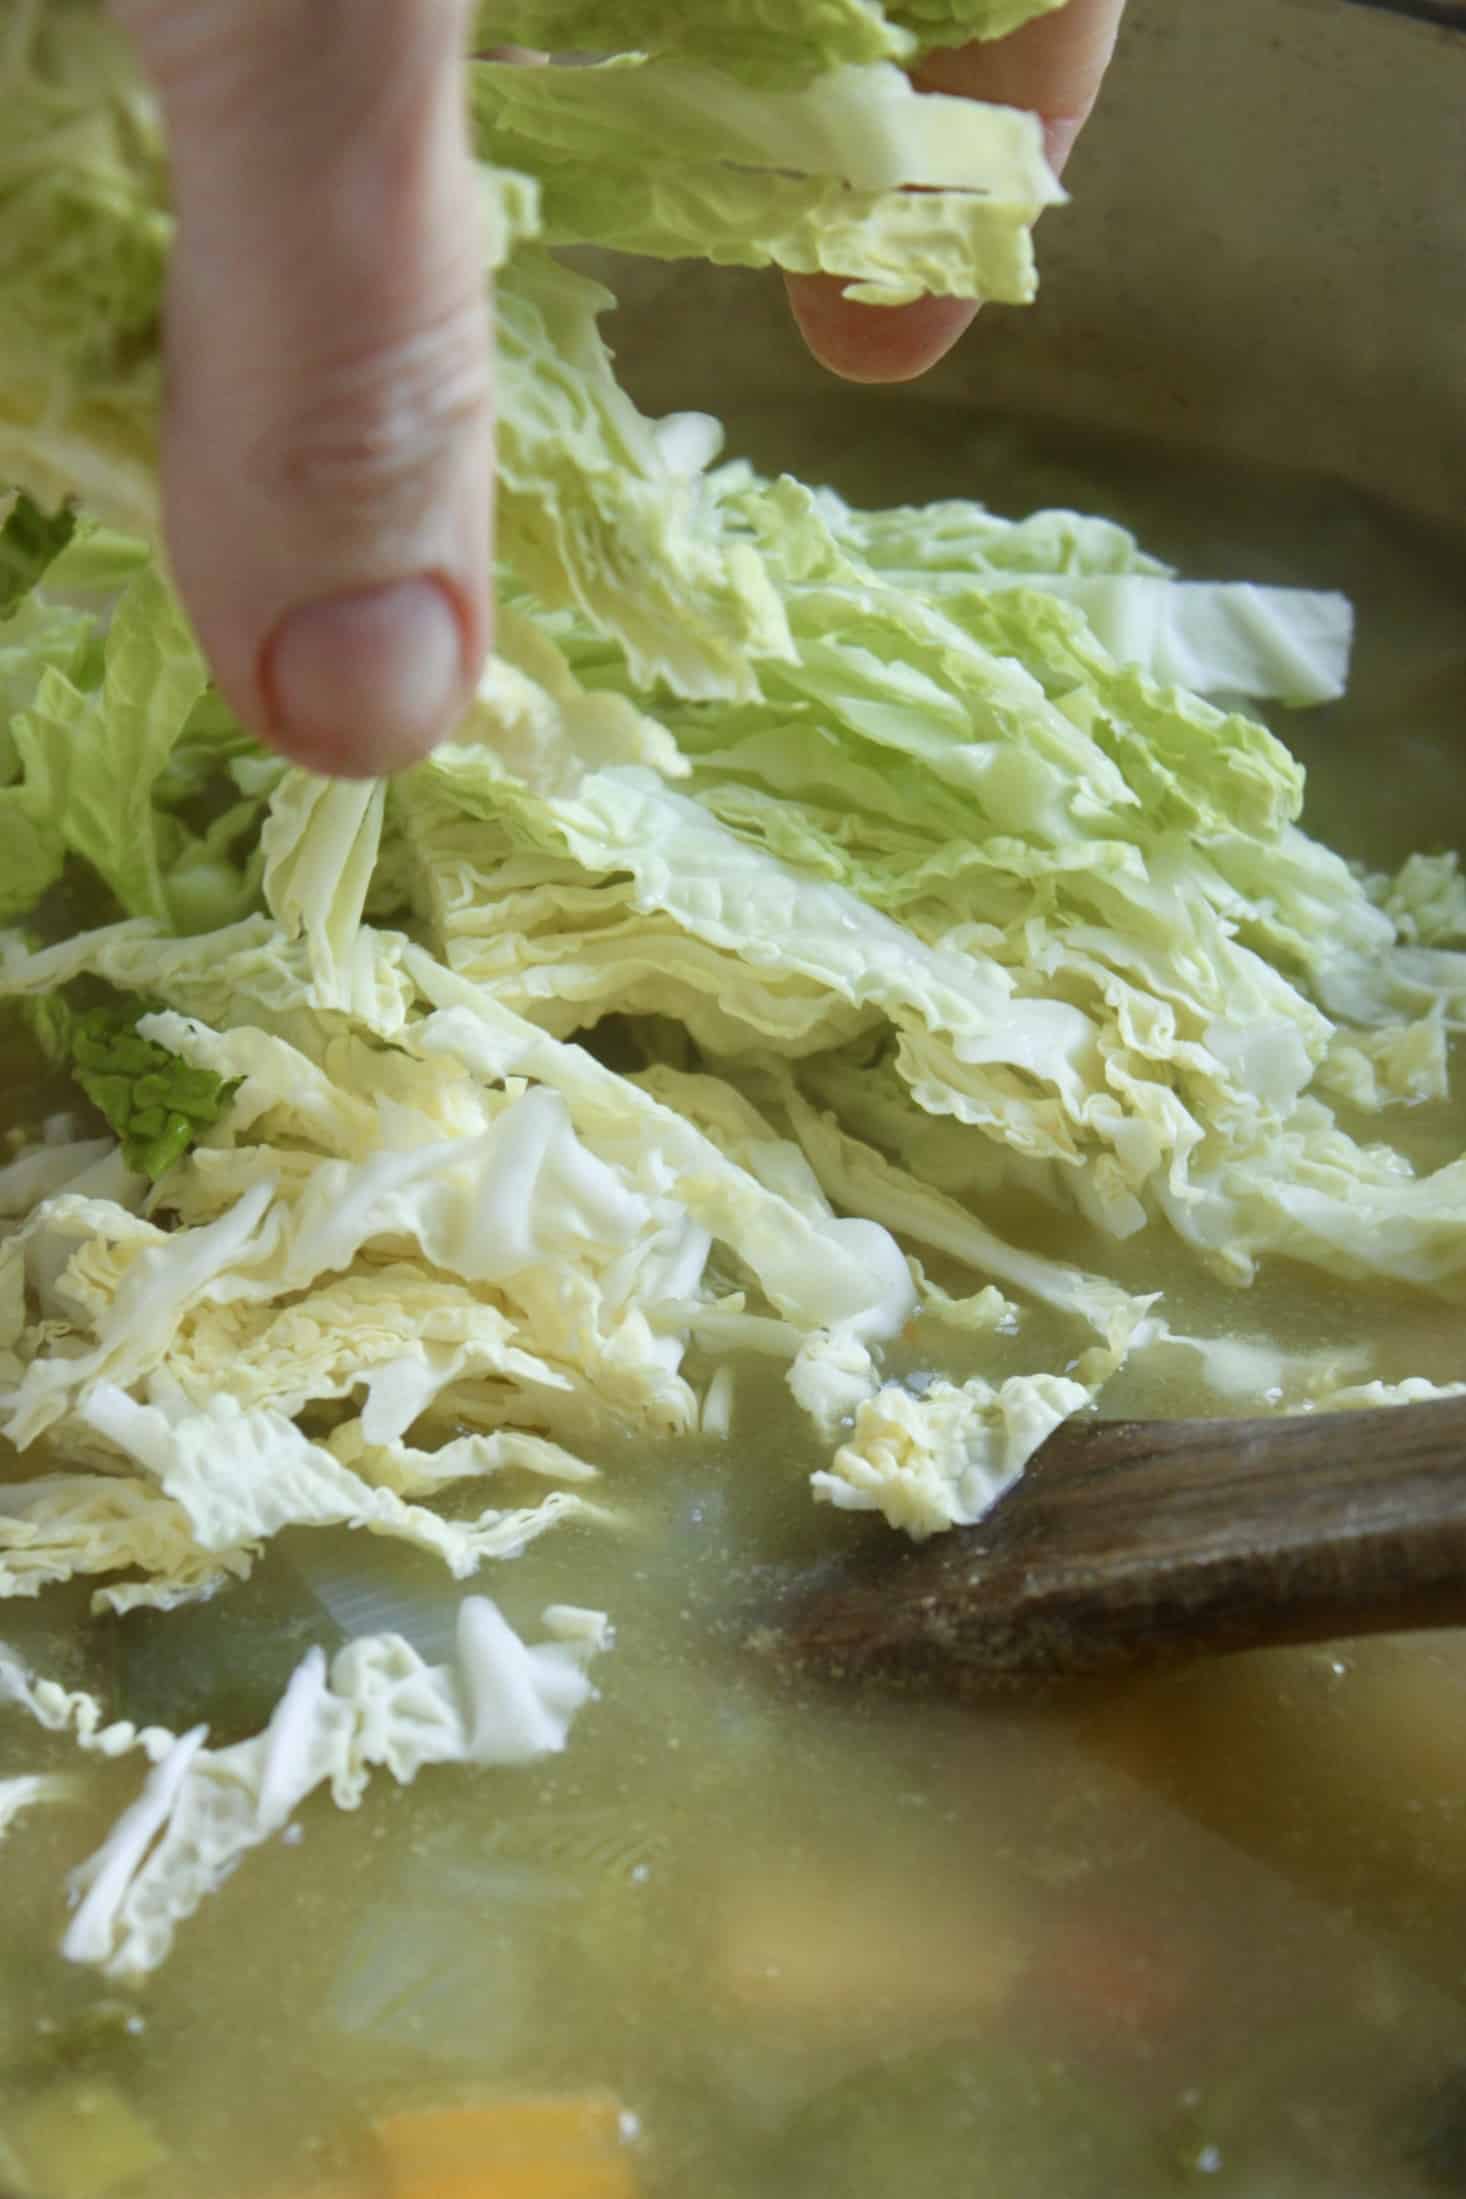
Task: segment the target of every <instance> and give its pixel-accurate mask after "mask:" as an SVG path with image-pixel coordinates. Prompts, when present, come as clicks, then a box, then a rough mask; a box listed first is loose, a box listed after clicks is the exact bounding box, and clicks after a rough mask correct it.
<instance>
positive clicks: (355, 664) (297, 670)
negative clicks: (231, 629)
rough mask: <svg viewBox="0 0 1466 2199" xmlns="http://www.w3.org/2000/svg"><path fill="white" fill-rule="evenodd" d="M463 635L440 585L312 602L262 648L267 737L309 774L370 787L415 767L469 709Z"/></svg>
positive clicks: (413, 583) (419, 583) (402, 584)
mask: <svg viewBox="0 0 1466 2199" xmlns="http://www.w3.org/2000/svg"><path fill="white" fill-rule="evenodd" d="M464 660H465V650H464V636H463V628H462V625H461V623H460V620H459V616H458V613H457V610H456V609H455V607H454V604H453V602H452V600H451V598H450V596H449V594H448V591H447V590H446V588H444V587H443V586H442V584H441V583H440V582H438V581H436V580H428V579H421V580H399V581H393V582H390V583H389V584H387V585H386V586H384V587H380V588H367V589H363V590H362V591H361V593H360V594H357V595H344V596H332V597H329V598H327V599H326V600H325V601H323V602H320V603H308V604H305V605H303V606H302V608H301V609H299V610H296V611H291V612H288V613H287V614H286V616H285V617H284V618H283V619H282V620H281V621H280V624H279V625H278V626H277V627H276V629H275V631H274V633H273V635H272V636H271V637H270V639H269V641H268V642H267V643H266V645H265V650H264V655H263V658H262V662H261V684H262V686H263V688H264V692H265V698H266V703H267V706H268V708H269V711H270V718H271V732H272V734H273V737H274V738H275V740H276V741H277V742H278V743H279V745H280V747H281V748H283V749H285V750H286V752H287V753H288V754H289V755H291V756H292V757H294V759H295V760H296V761H297V762H298V763H303V764H306V765H308V766H309V767H310V768H311V769H312V770H315V771H322V772H330V773H333V774H336V775H339V776H343V777H355V778H369V777H372V776H374V775H376V774H378V773H384V772H389V771H398V770H401V769H402V768H403V766H404V765H406V764H410V763H416V762H417V761H418V759H419V758H420V757H422V756H425V755H426V754H427V752H428V750H429V749H430V748H431V747H432V746H433V744H434V743H435V742H436V741H439V740H441V739H443V737H444V736H445V735H446V734H448V733H450V732H451V731H452V730H453V723H454V719H455V717H456V715H457V713H458V712H459V710H460V709H461V708H463V707H464V705H465V704H466V701H467V689H468V678H469V674H468V667H467V665H466V663H465V661H464Z"/></svg>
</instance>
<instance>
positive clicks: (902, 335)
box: [789, 0, 1125, 382]
mask: <svg viewBox="0 0 1466 2199" xmlns="http://www.w3.org/2000/svg"><path fill="white" fill-rule="evenodd" d="M1124 7H1125V0H1068V4H1067V6H1065V7H1062V8H1060V9H1059V10H1058V11H1057V13H1055V14H1052V15H1042V16H1039V17H1037V18H1036V19H1035V20H1034V21H1033V22H1031V23H1027V24H1025V25H1024V27H1023V29H1022V30H1020V31H1015V32H1014V33H1013V35H1012V37H1011V38H1002V39H997V40H994V41H992V42H990V43H987V44H979V45H972V46H962V47H960V48H957V49H955V50H954V51H951V52H945V53H934V54H929V55H928V57H927V59H926V60H925V61H924V62H923V63H922V65H921V67H920V68H919V69H917V70H916V71H915V72H914V74H915V80H916V82H917V84H918V85H919V86H920V88H921V89H922V91H924V92H951V93H955V94H956V95H957V96H958V97H960V98H965V99H987V100H993V101H995V102H997V104H998V105H1000V106H1005V107H1026V108H1028V109H1030V110H1031V111H1032V112H1033V113H1035V114H1037V115H1038V117H1039V118H1040V120H1041V121H1042V123H1043V126H1044V143H1045V147H1046V149H1047V152H1048V156H1049V163H1050V165H1051V167H1052V168H1053V170H1054V172H1055V174H1060V173H1062V171H1063V167H1064V163H1065V161H1066V160H1067V159H1068V157H1069V154H1070V152H1071V150H1072V149H1073V145H1074V140H1075V139H1076V138H1077V137H1078V135H1079V133H1080V131H1081V130H1082V129H1083V127H1084V125H1085V123H1086V122H1087V121H1088V119H1089V112H1090V109H1091V108H1092V107H1093V105H1094V103H1095V99H1096V98H1097V96H1098V94H1099V88H1100V84H1101V81H1102V80H1103V77H1104V73H1105V70H1106V68H1107V67H1108V66H1109V61H1110V56H1111V54H1112V53H1113V52H1114V49H1115V39H1116V37H1117V35H1118V32H1119V28H1120V17H1121V15H1122V14H1123V13H1124ZM789 298H790V303H791V304H792V306H793V308H794V317H795V319H796V321H797V322H798V323H799V326H800V329H801V331H802V332H803V335H804V340H805V342H806V343H807V344H808V345H809V348H810V350H811V351H812V352H813V353H814V355H815V357H816V358H817V359H818V360H819V361H820V363H821V364H822V365H823V366H827V367H829V368H830V369H831V370H832V371H833V372H834V373H836V374H839V375H842V376H843V377H844V378H845V380H846V381H851V382H909V381H912V380H914V379H915V378H916V376H917V375H919V374H925V373H926V371H927V369H928V368H929V367H933V366H935V365H936V363H937V361H938V360H939V359H940V358H942V357H944V356H945V354H946V353H947V352H949V351H950V350H951V348H952V346H953V345H954V344H955V343H956V342H957V339H958V338H959V337H960V336H961V335H962V334H963V332H964V331H965V330H966V329H967V328H968V327H970V325H971V323H972V320H973V316H974V315H975V314H976V312H977V310H978V308H977V307H976V306H975V305H971V304H969V303H968V302H967V301H966V300H965V299H962V298H923V299H921V300H919V302H918V303H917V304H915V305H908V306H879V305H855V304H852V303H851V301H850V300H849V299H847V298H846V297H845V296H844V295H843V286H842V285H841V283H840V282H839V280H838V278H836V277H835V276H831V275H794V276H790V277H789Z"/></svg>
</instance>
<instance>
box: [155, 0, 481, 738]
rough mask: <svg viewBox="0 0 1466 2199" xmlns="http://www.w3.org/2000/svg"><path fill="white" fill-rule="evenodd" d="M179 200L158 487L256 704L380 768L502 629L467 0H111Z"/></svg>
mask: <svg viewBox="0 0 1466 2199" xmlns="http://www.w3.org/2000/svg"><path fill="white" fill-rule="evenodd" d="M111 4H112V7H113V12H114V13H115V15H116V17H117V19H118V21H119V22H120V23H121V25H122V26H123V28H124V29H125V30H126V31H127V32H129V34H130V35H131V36H132V37H133V38H134V39H135V41H136V44H137V47H138V51H139V54H140V56H141V58H142V61H143V65H144V67H145V68H146V69H147V70H148V72H149V73H150V75H151V77H152V79H153V81H154V83H155V85H156V87H157V90H158V93H159V97H160V99H161V101H162V104H163V110H164V117H165V122H166V125H167V130H168V142H169V153H170V158H171V162H172V169H173V185H174V195H175V199H176V203H177V207H178V214H179V231H178V245H177V249H176V251H175V253H174V256H173V265H172V273H171V277H170V285H169V294H168V302H167V329H166V345H165V351H166V362H167V405H166V417H165V422H164V447H163V496H164V518H165V525H166V530H167V537H168V545H169V550H170V553H171V557H172V561H173V564H174V568H175V570H176V573H177V577H178V584H179V587H180V590H181V593H182V595H183V598H184V601H185V603H186V604H187V607H188V610H189V613H190V615H191V617H192V619H193V622H194V625H195V627H196V629H197V632H198V635H199V638H200V640H201V642H202V644H203V647H204V649H205V651H206V653H207V655H208V658H209V660H210V663H211V665H212V667H213V670H214V673H215V676H216V679H217V681H218V685H219V687H220V689H221V690H222V692H223V694H224V696H225V698H226V699H227V701H228V702H229V703H230V705H231V706H232V708H233V709H234V710H235V711H236V712H237V714H238V715H239V717H240V718H241V719H242V720H243V721H244V723H245V724H246V725H248V726H249V727H250V728H251V729H252V730H254V731H256V732H258V733H260V734H262V735H264V736H266V737H267V738H269V739H271V740H272V741H274V742H275V743H276V744H277V745H278V746H280V747H281V748H283V749H285V750H286V752H287V753H289V754H290V755H292V756H293V757H295V758H297V759H298V760H299V761H300V762H302V763H308V764H311V765H313V766H316V767H318V768H320V769H322V770H327V771H334V772H343V773H348V774H351V773H360V774H371V773H375V772H379V771H383V770H390V769H392V768H394V767H396V766H398V765H401V764H404V763H408V762H411V761H413V760H414V759H415V758H416V757H417V756H419V755H421V754H422V753H423V752H424V751H425V750H426V749H427V748H429V747H430V746H431V744H432V743H433V741H434V740H436V739H437V738H439V737H440V736H441V735H443V734H445V733H447V732H448V731H449V730H450V729H451V726H452V724H453V722H454V720H455V719H456V717H457V716H458V715H459V714H460V712H461V711H462V709H463V708H464V706H465V704H466V703H467V701H468V699H469V696H470V694H471V692H472V688H473V685H474V682H475V680H476V677H477V673H478V669H479V666H480V663H481V662H482V659H483V656H484V653H485V650H486V648H487V645H488V638H489V623H490V608H489V602H490V574H491V567H490V539H489V538H490V516H489V515H490V510H491V499H492V479H493V450H492V428H491V340H490V329H489V314H488V302H487V298H486V296H485V289H484V281H483V274H482V255H481V249H480V246H481V232H480V218H479V201H478V196H477V185H476V182H475V174H474V167H473V163H472V160H471V157H470V153H469V148H468V142H467V131H466V127H465V120H464V100H463V94H462V79H461V73H460V72H461V68H462V56H463V53H464V50H465V46H466V33H467V22H468V14H469V6H468V0H422V4H419V5H415V6H411V7H404V6H402V5H401V0H111Z"/></svg>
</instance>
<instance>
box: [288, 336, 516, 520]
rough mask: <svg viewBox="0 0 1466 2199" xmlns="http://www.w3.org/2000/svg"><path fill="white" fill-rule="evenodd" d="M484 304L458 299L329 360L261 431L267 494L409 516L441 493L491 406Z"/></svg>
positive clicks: (292, 501)
mask: <svg viewBox="0 0 1466 2199" xmlns="http://www.w3.org/2000/svg"><path fill="white" fill-rule="evenodd" d="M491 384H492V378H491V372H490V362H489V342H488V334H487V317H486V309H485V306H484V304H483V302H482V301H481V300H480V301H476V302H475V303H473V304H472V305H463V306H459V307H457V308H455V309H454V310H453V311H451V312H450V313H447V314H445V315H443V316H442V317H440V318H439V319H438V320H436V321H433V322H431V323H429V324H427V325H425V326H423V327H420V328H418V329H416V330H414V331H413V332H412V333H411V334H410V335H407V336H405V337H404V338H402V339H400V340H399V341H398V342H396V343H393V344H389V345H387V346H385V347H381V348H378V349H375V350H373V351H372V352H371V354H370V355H369V356H367V357H365V358H362V357H359V356H350V357H347V358H346V359H344V360H339V361H335V362H332V363H330V364H329V365H328V366H327V367H326V369H325V370H324V371H323V373H322V374H321V375H320V377H319V379H318V380H316V381H314V383H313V393H312V397H311V400H310V402H309V403H308V404H307V405H306V406H305V407H304V408H303V409H299V410H297V411H295V412H294V413H293V414H292V416H291V417H290V418H289V419H287V420H286V421H285V422H284V423H283V425H281V426H279V427H277V428H274V429H272V430H271V431H269V432H268V433H267V434H266V435H265V436H264V437H262V438H261V440H260V443H259V445H258V446H257V448H256V450H255V453H254V462H255V466H256V470H257V478H258V479H260V480H262V481H263V482H264V484H265V485H266V487H267V489H268V490H269V491H270V492H271V493H272V494H273V495H274V497H275V498H276V499H277V500H278V501H280V502H282V503H285V504H289V505H291V506H299V505H300V504H301V503H302V502H307V501H308V502H309V503H310V504H312V505H313V506H316V507H319V506H320V505H322V504H324V505H325V506H326V507H328V508H329V509H331V510H334V511H337V512H340V513H342V514H343V515H345V516H347V517H351V516H354V515H357V514H360V513H363V512H365V511H367V510H370V509H373V508H380V507H381V506H383V505H390V506H391V507H392V508H393V509H394V510H395V511H396V512H398V513H399V514H400V515H401V517H403V518H404V519H407V520H410V519H411V518H412V517H414V516H415V515H416V514H417V513H418V512H420V511H421V510H422V509H424V508H425V507H426V506H427V505H429V504H430V503H431V501H432V500H433V499H434V498H436V497H438V496H440V495H442V494H443V493H444V490H445V487H446V486H448V484H449V481H450V479H451V476H452V474H453V473H454V471H455V470H456V469H457V468H458V467H459V466H461V464H462V462H463V459H464V455H465V450H466V447H467V445H468V442H469V440H470V439H471V438H474V437H476V436H478V435H481V434H483V435H486V434H487V432H488V428H489V422H490V416H491V410H492V386H491Z"/></svg>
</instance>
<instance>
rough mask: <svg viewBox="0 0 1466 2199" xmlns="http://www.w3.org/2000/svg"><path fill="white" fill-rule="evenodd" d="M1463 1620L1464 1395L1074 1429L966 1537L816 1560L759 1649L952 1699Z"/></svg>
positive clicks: (887, 1543) (1086, 1424)
mask: <svg viewBox="0 0 1466 2199" xmlns="http://www.w3.org/2000/svg"><path fill="white" fill-rule="evenodd" d="M1462 1624H1466V1398H1459V1399H1457V1398H1451V1399H1447V1400H1443V1401H1439V1402H1435V1403H1431V1404H1425V1405H1400V1406H1391V1407H1387V1408H1385V1409H1383V1410H1380V1411H1371V1412H1353V1413H1330V1414H1320V1415H1316V1416H1304V1417H1300V1418H1277V1419H1270V1420H1154V1421H1122V1420H1112V1421H1076V1422H1073V1423H1071V1424H1070V1425H1069V1426H1067V1427H1065V1428H1062V1429H1060V1430H1059V1431H1058V1433H1057V1434H1055V1435H1053V1436H1051V1437H1050V1439H1049V1441H1048V1442H1047V1443H1046V1444H1045V1445H1044V1447H1043V1449H1042V1450H1041V1451H1040V1452H1039V1454H1038V1455H1037V1457H1036V1458H1035V1459H1034V1460H1033V1462H1032V1464H1031V1465H1030V1466H1029V1468H1028V1471H1027V1472H1026V1474H1025V1475H1024V1476H1023V1478H1022V1479H1021V1480H1020V1481H1019V1482H1018V1483H1017V1484H1016V1485H1015V1487H1014V1488H1013V1489H1011V1490H1010V1491H1009V1492H1008V1494H1007V1495H1006V1496H1005V1497H1004V1498H1003V1499H1002V1500H1001V1502H1000V1503H999V1504H998V1505H997V1506H996V1507H995V1508H994V1509H993V1511H992V1512H990V1513H989V1514H988V1516H987V1518H986V1519H985V1520H983V1521H982V1522H981V1524H980V1525H979V1526H976V1527H969V1528H961V1529H958V1530H956V1531H955V1532H953V1533H951V1534H947V1535H942V1536H938V1537H936V1538H934V1539H933V1540H932V1541H930V1542H928V1543H925V1544H922V1545H920V1546H919V1547H917V1548H915V1549H912V1548H911V1547H910V1546H909V1545H907V1546H903V1545H901V1544H898V1543H897V1542H896V1541H895V1539H894V1538H891V1537H886V1538H883V1539H882V1542H881V1544H880V1545H879V1546H877V1547H869V1546H868V1547H866V1548H864V1549H863V1550H862V1551H861V1552H859V1553H858V1554H857V1555H856V1557H855V1558H853V1559H845V1560H838V1561H835V1562H834V1563H833V1564H832V1565H830V1566H826V1567H823V1568H822V1569H821V1571H820V1573H819V1575H818V1576H817V1577H816V1578H815V1579H814V1580H813V1581H812V1582H810V1581H806V1582H805V1583H804V1584H803V1586H802V1587H801V1588H800V1589H799V1590H797V1591H796V1592H795V1595H794V1597H793V1601H792V1606H791V1608H790V1609H788V1610H786V1612H785V1614H784V1616H783V1619H782V1622H781V1624H780V1625H779V1626H778V1627H777V1628H775V1629H771V1630H768V1631H767V1633H766V1634H765V1637H764V1639H765V1643H766V1646H768V1647H769V1648H770V1649H771V1650H772V1651H773V1652H774V1653H775V1654H776V1655H778V1656H780V1657H781V1658H792V1659H793V1661H795V1662H796V1663H798V1664H800V1665H803V1666H806V1667H809V1668H812V1669H815V1670H819V1671H823V1672H826V1673H828V1674H830V1675H832V1676H834V1675H838V1676H840V1677H842V1678H848V1679H865V1678H880V1679H885V1680H892V1681H908V1682H909V1681H914V1680H925V1681H927V1682H931V1683H936V1684H940V1685H942V1686H944V1687H946V1688H948V1689H955V1690H957V1691H959V1692H962V1693H969V1694H970V1693H982V1692H988V1691H991V1690H992V1689H993V1688H994V1687H998V1686H1002V1685H1005V1684H1006V1685H1010V1686H1011V1685H1013V1684H1015V1683H1019V1682H1023V1681H1031V1680H1034V1679H1039V1678H1044V1677H1047V1678H1057V1677H1062V1676H1066V1675H1070V1674H1082V1673H1096V1672H1105V1671H1112V1670H1119V1669H1121V1668H1123V1667H1124V1666H1126V1665H1133V1664H1136V1663H1140V1662H1144V1661H1159V1660H1162V1659H1168V1658H1169V1659H1176V1658H1183V1657H1197V1656H1204V1655H1211V1654H1214V1653H1216V1652H1218V1651H1222V1650H1238V1649H1256V1648H1261V1647H1263V1646H1265V1645H1273V1644H1280V1643H1287V1642H1293V1643H1297V1642H1317V1641H1329V1640H1334V1639H1337V1638H1340V1637H1343V1636H1347V1635H1359V1634H1372V1633H1385V1632H1396V1631H1408V1630H1413V1629H1419V1628H1426V1627H1442V1626H1458V1625H1462Z"/></svg>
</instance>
